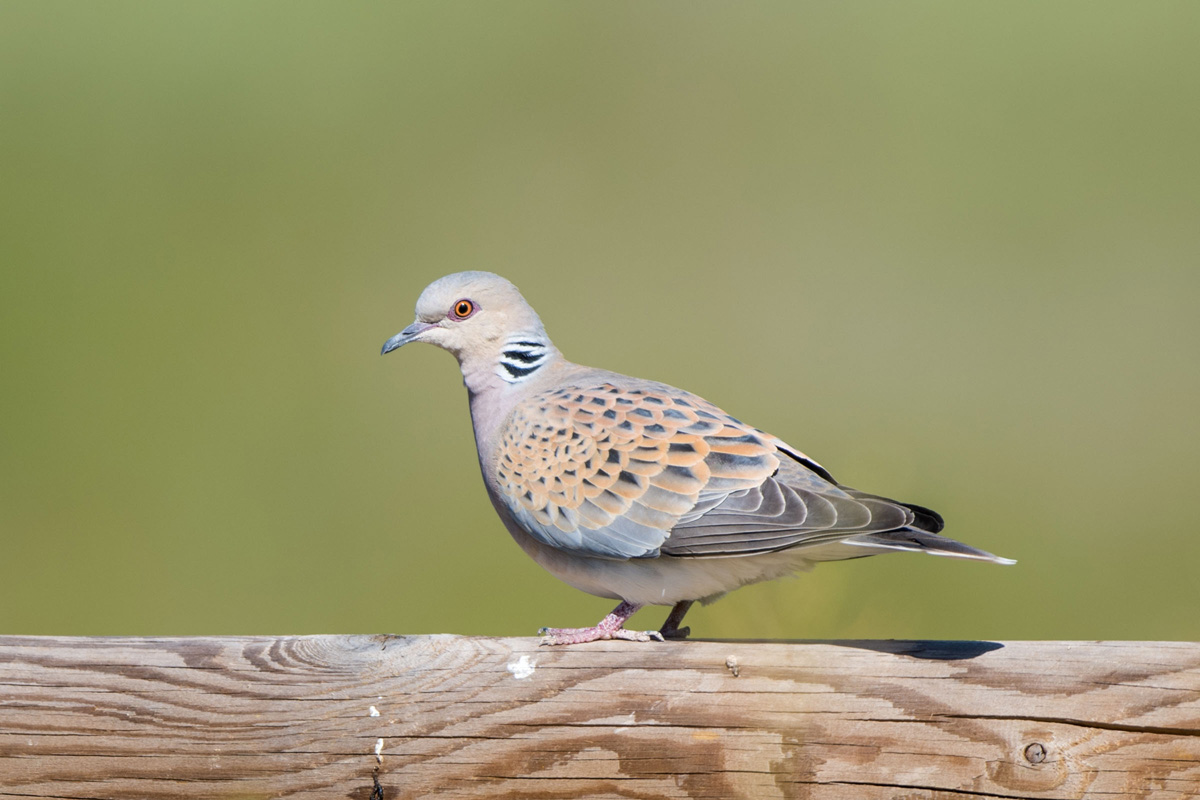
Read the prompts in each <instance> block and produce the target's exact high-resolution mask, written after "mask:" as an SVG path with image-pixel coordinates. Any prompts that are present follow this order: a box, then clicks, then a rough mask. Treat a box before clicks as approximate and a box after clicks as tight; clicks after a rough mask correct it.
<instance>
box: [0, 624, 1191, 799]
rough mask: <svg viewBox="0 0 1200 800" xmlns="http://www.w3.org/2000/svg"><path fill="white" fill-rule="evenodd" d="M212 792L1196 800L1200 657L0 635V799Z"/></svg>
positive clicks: (934, 647)
mask: <svg viewBox="0 0 1200 800" xmlns="http://www.w3.org/2000/svg"><path fill="white" fill-rule="evenodd" d="M377 750H378V752H376V751H377ZM212 796H237V797H341V796H346V797H362V798H372V797H384V798H389V799H390V798H393V797H396V798H400V797H482V796H487V797H497V796H500V797H536V796H543V797H585V796H586V797H610V796H611V797H618V796H620V797H626V796H653V797H735V796H736V797H743V796H744V797H822V798H824V797H831V798H841V797H856V798H857V797H895V796H904V797H935V796H936V797H978V796H985V797H1026V798H1033V797H1047V798H1073V797H1109V798H1111V797H1156V798H1157V797H1167V798H1173V797H1179V798H1183V797H1194V796H1200V644H1197V643H1189V642H1005V643H1001V642H971V641H965V642H963V641H960V642H911V641H886V640H885V641H802V642H761V641H689V642H670V643H665V644H634V643H628V642H598V643H594V644H589V645H583V646H577V647H569V648H544V647H538V644H537V640H536V639H527V638H519V639H496V638H486V637H459V636H450V635H433V636H340V635H333V636H296V637H270V636H234V637H163V638H157V637H156V638H130V637H111V638H110V637H25V636H8V637H0V798H10V797H12V798H15V797H89V798H93V797H94V798H104V797H114V798H115V797H212Z"/></svg>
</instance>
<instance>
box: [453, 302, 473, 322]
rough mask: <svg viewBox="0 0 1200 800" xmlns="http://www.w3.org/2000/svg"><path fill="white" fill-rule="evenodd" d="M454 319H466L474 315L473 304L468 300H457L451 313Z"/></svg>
mask: <svg viewBox="0 0 1200 800" xmlns="http://www.w3.org/2000/svg"><path fill="white" fill-rule="evenodd" d="M451 313H452V314H454V317H455V319H466V318H467V317H469V316H471V315H472V314H474V313H475V304H474V303H472V302H471V301H470V300H466V299H463V300H459V301H458V302H457V303H455V304H454V309H453V310H452V311H451Z"/></svg>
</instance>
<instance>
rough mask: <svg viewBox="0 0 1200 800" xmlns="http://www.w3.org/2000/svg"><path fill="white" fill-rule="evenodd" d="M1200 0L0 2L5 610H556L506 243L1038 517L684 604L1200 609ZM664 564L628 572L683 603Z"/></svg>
mask: <svg viewBox="0 0 1200 800" xmlns="http://www.w3.org/2000/svg"><path fill="white" fill-rule="evenodd" d="M1197 41H1200V5H1197V4H1195V3H1191V2H1159V3H1117V4H1110V3H1094V2H1088V3H1082V2H1078V3H1053V4H1051V3H1041V2H1026V3H1006V4H990V5H986V4H963V3H957V2H928V3H891V2H878V3H839V4H809V3H792V2H787V3H759V2H752V3H737V4H732V3H644V2H607V3H592V4H566V3H559V2H537V3H520V4H515V3H504V4H498V3H496V4H494V3H434V2H410V3H404V4H385V3H332V2H331V3H295V2H287V3H284V2H270V3H243V2H223V3H222V2H216V3H190V4H179V3H152V2H145V3H120V2H107V3H83V2H80V3H57V2H45V1H44V0H42V1H39V2H30V3H22V2H6V3H3V4H0V159H2V160H0V169H2V175H0V181H2V182H0V226H2V227H0V415H2V419H3V421H2V423H0V537H2V538H0V632H5V633H46V634H117V633H124V634H145V635H148V634H213V633H228V634H232V633H252V632H259V633H292V632H297V633H303V632H359V631H362V632H397V633H422V632H454V633H463V634H506V635H518V634H519V635H526V634H532V633H533V632H534V631H535V630H536V629H537V628H538V627H539V626H541V625H546V624H555V625H585V624H591V623H593V622H595V621H596V620H597V619H599V617H600V616H601V615H603V614H604V613H606V612H607V611H608V610H609V608H610V606H611V603H610V602H609V601H607V600H603V599H599V598H593V597H589V596H587V595H583V594H581V593H578V592H576V591H574V590H573V589H570V588H569V587H567V586H565V585H562V584H559V583H558V582H557V581H556V580H555V579H553V578H552V577H550V576H549V575H548V574H546V573H543V572H542V571H541V570H540V569H539V568H538V567H537V566H536V565H535V564H533V563H532V562H531V561H529V560H528V559H526V557H525V556H524V555H523V554H522V553H521V552H520V551H519V550H518V548H517V547H516V546H515V545H514V544H513V543H512V541H511V540H510V539H509V537H508V535H507V534H506V533H505V532H504V530H503V528H502V527H501V525H500V524H499V522H498V521H497V520H496V519H495V518H494V514H493V512H492V509H491V507H490V505H489V503H488V501H487V499H486V496H485V494H484V492H483V489H482V484H481V481H480V478H479V474H478V469H477V466H476V463H475V452H474V445H473V441H472V437H471V428H470V422H469V418H468V415H467V407H466V397H465V393H464V391H463V389H462V386H461V384H460V381H459V375H458V372H457V369H456V367H455V364H454V361H453V359H452V358H451V357H450V356H448V355H447V354H445V353H443V352H440V351H437V350H435V349H434V348H421V347H413V348H405V349H404V350H402V351H400V352H399V353H395V354H393V355H390V356H388V357H387V358H383V359H381V358H380V356H379V346H380V345H381V344H382V342H383V341H384V340H385V339H386V338H388V337H389V336H391V335H392V334H394V333H395V332H397V331H398V330H400V328H402V327H404V326H405V325H407V324H408V323H409V322H410V321H411V320H412V309H413V304H414V302H415V300H416V297H417V295H418V294H419V293H420V291H421V289H422V288H423V287H424V286H425V285H426V284H427V283H428V282H430V281H431V280H433V279H435V278H437V277H439V276H440V275H442V274H445V273H448V272H454V271H458V270H462V269H489V270H492V271H495V272H499V273H501V274H503V275H505V276H507V277H509V278H510V279H512V280H513V281H514V282H515V283H516V284H517V285H518V286H520V287H521V288H522V290H523V291H524V293H525V294H526V296H527V297H528V298H529V300H530V301H531V303H532V304H533V305H534V306H535V308H537V309H538V310H539V311H540V312H541V315H542V317H543V319H544V321H545V323H546V325H547V328H548V330H549V331H550V333H551V335H552V336H553V337H554V338H555V341H556V343H557V344H558V345H559V346H560V348H561V349H562V350H563V351H564V352H565V353H566V354H567V355H568V357H570V358H572V359H574V360H576V361H581V362H583V363H589V364H595V365H597V366H604V367H608V368H610V369H615V370H618V371H622V372H628V373H633V374H637V375H641V376H645V377H652V378H656V379H659V380H663V381H666V382H668V383H672V384H675V385H678V386H682V387H685V388H688V389H690V390H692V391H695V392H698V393H700V394H702V395H704V396H705V397H707V398H708V399H710V400H712V401H713V402H715V403H717V404H718V405H721V406H722V407H724V408H726V409H727V410H729V411H730V412H731V413H733V414H735V415H737V416H739V417H740V418H742V419H745V420H747V421H749V422H751V423H753V424H756V425H758V426H759V427H762V428H765V429H767V430H769V431H771V432H773V433H776V434H777V435H779V436H781V437H782V438H784V439H786V440H788V441H790V442H792V443H793V444H795V445H796V446H798V447H801V448H802V449H804V450H805V451H806V452H808V453H809V454H811V455H812V456H813V457H815V458H817V459H818V460H820V461H821V462H823V463H824V464H825V465H826V466H827V467H828V468H829V469H831V470H832V471H833V473H834V474H835V475H837V476H838V478H839V479H840V480H842V481H844V482H846V483H848V484H850V485H852V486H856V487H860V488H863V489H868V490H873V491H877V492H880V493H883V494H888V495H892V496H895V497H899V498H901V499H905V500H910V501H913V502H919V503H923V504H926V505H929V506H931V507H933V508H936V509H938V510H939V511H941V512H942V513H943V514H944V515H945V516H946V518H947V520H948V522H949V530H948V532H949V533H950V534H952V535H954V536H956V537H959V538H961V539H963V540H965V541H967V542H969V543H971V544H974V545H978V546H980V547H984V548H986V549H989V550H992V551H994V552H996V553H999V554H1002V555H1006V556H1010V557H1013V558H1017V559H1019V560H1020V563H1019V564H1018V565H1017V566H1015V567H1007V568H1004V567H997V566H993V565H986V564H974V563H964V562H956V561H950V560H945V559H934V558H925V557H919V556H891V557H886V558H873V559H866V560H862V561H855V562H850V563H843V564H832V565H826V566H823V567H820V568H818V569H817V570H816V571H815V572H813V573H810V574H808V575H805V576H801V578H800V579H798V580H785V581H779V582H775V583H772V584H767V585H759V586H754V587H749V588H747V589H743V590H741V591H739V592H737V593H735V594H733V595H731V596H729V597H728V598H726V599H725V600H723V601H721V602H720V603H718V604H716V605H713V606H710V607H708V608H703V609H696V610H695V611H693V613H692V616H691V617H690V620H689V621H690V622H691V625H692V627H693V630H694V631H695V632H696V634H697V635H700V636H756V637H757V636H762V637H793V638H811V637H883V638H914V637H922V638H937V637H953V638H1042V637H1052V638H1067V639H1091V638H1128V639H1156V638H1172V639H1173V638H1180V639H1197V638H1200V615H1198V614H1197V606H1198V605H1200V602H1198V601H1200V585H1198V581H1197V577H1196V576H1197V567H1198V566H1200V535H1197V534H1198V533H1200V531H1198V530H1197V523H1196V515H1195V508H1196V499H1197V493H1198V488H1200V462H1198V459H1197V444H1198V443H1200V413H1198V411H1197V407H1198V405H1200V402H1198V400H1200V354H1198V347H1197V345H1198V344H1200V309H1198V306H1200V302H1198V301H1200V145H1198V143H1200V48H1198V47H1197V44H1196V43H1197ZM664 613H665V610H663V609H658V610H651V611H645V612H642V613H641V614H639V616H638V617H637V618H635V620H634V624H635V625H641V626H643V627H649V626H657V624H658V623H659V622H660V621H661V619H662V616H663V614H664Z"/></svg>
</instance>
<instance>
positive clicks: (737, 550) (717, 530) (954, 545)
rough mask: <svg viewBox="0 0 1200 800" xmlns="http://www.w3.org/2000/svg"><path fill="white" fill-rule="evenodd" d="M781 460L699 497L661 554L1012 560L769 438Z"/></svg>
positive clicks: (931, 513) (933, 517)
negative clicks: (721, 492)
mask: <svg viewBox="0 0 1200 800" xmlns="http://www.w3.org/2000/svg"><path fill="white" fill-rule="evenodd" d="M770 441H771V442H772V443H773V444H774V446H775V448H776V452H778V453H779V454H780V455H781V456H783V458H781V463H780V468H779V470H777V471H776V472H775V473H773V474H772V475H770V476H768V477H767V478H766V479H765V480H764V481H762V483H760V484H759V485H757V486H753V487H750V488H748V489H741V490H738V491H735V492H729V493H727V494H726V495H725V496H724V497H722V498H720V499H719V500H717V501H716V502H715V503H712V502H710V503H703V502H702V503H701V504H699V505H697V507H696V508H695V509H693V510H692V511H691V512H689V513H688V514H685V515H684V516H683V517H682V518H681V519H680V522H679V524H678V525H676V526H675V528H674V529H673V530H672V531H671V538H670V539H669V540H668V541H667V542H666V543H665V544H664V545H663V546H662V548H661V550H660V552H661V553H662V554H664V555H671V556H681V557H682V556H691V557H710V558H712V557H721V556H748V555H755V554H759V553H769V552H774V551H777V550H804V551H805V553H806V554H808V555H807V557H808V558H810V559H811V560H813V561H824V560H837V559H843V558H855V557H858V556H867V555H873V554H875V553H881V552H886V551H888V550H907V551H913V552H923V553H929V554H931V555H939V556H951V557H956V558H969V559H976V560H980V561H994V562H996V563H1000V564H1011V563H1015V562H1013V561H1011V560H1010V559H1007V558H1000V557H998V556H995V555H992V554H991V553H989V552H987V551H985V550H979V549H978V548H975V547H971V546H969V545H965V544H963V543H962V542H959V541H956V540H954V539H950V538H948V537H945V536H941V535H939V533H938V532H939V531H940V530H942V527H943V522H942V518H941V517H940V516H939V515H938V514H937V512H935V511H931V510H929V509H928V508H923V507H922V506H918V505H913V504H911V503H901V502H898V501H896V500H889V499H888V498H886V497H879V496H877V495H872V494H867V493H866V492H860V491H858V490H857V489H851V488H849V487H846V486H840V485H838V484H837V483H836V482H835V481H834V480H833V478H832V477H830V475H829V473H828V472H826V471H825V470H824V469H823V468H822V467H821V466H820V465H819V464H816V463H815V462H813V461H812V460H811V459H809V458H808V457H807V456H805V455H804V454H803V453H800V452H799V451H797V450H795V449H794V448H791V447H789V446H788V445H786V444H784V443H783V442H781V441H779V440H778V439H771V440H770Z"/></svg>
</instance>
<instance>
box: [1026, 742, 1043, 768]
mask: <svg viewBox="0 0 1200 800" xmlns="http://www.w3.org/2000/svg"><path fill="white" fill-rule="evenodd" d="M1025 760H1026V761H1028V762H1029V763H1030V764H1040V763H1042V762H1043V761H1045V760H1046V745H1044V744H1042V743H1041V742H1034V743H1033V744H1031V745H1028V746H1027V747H1026V748H1025Z"/></svg>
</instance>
